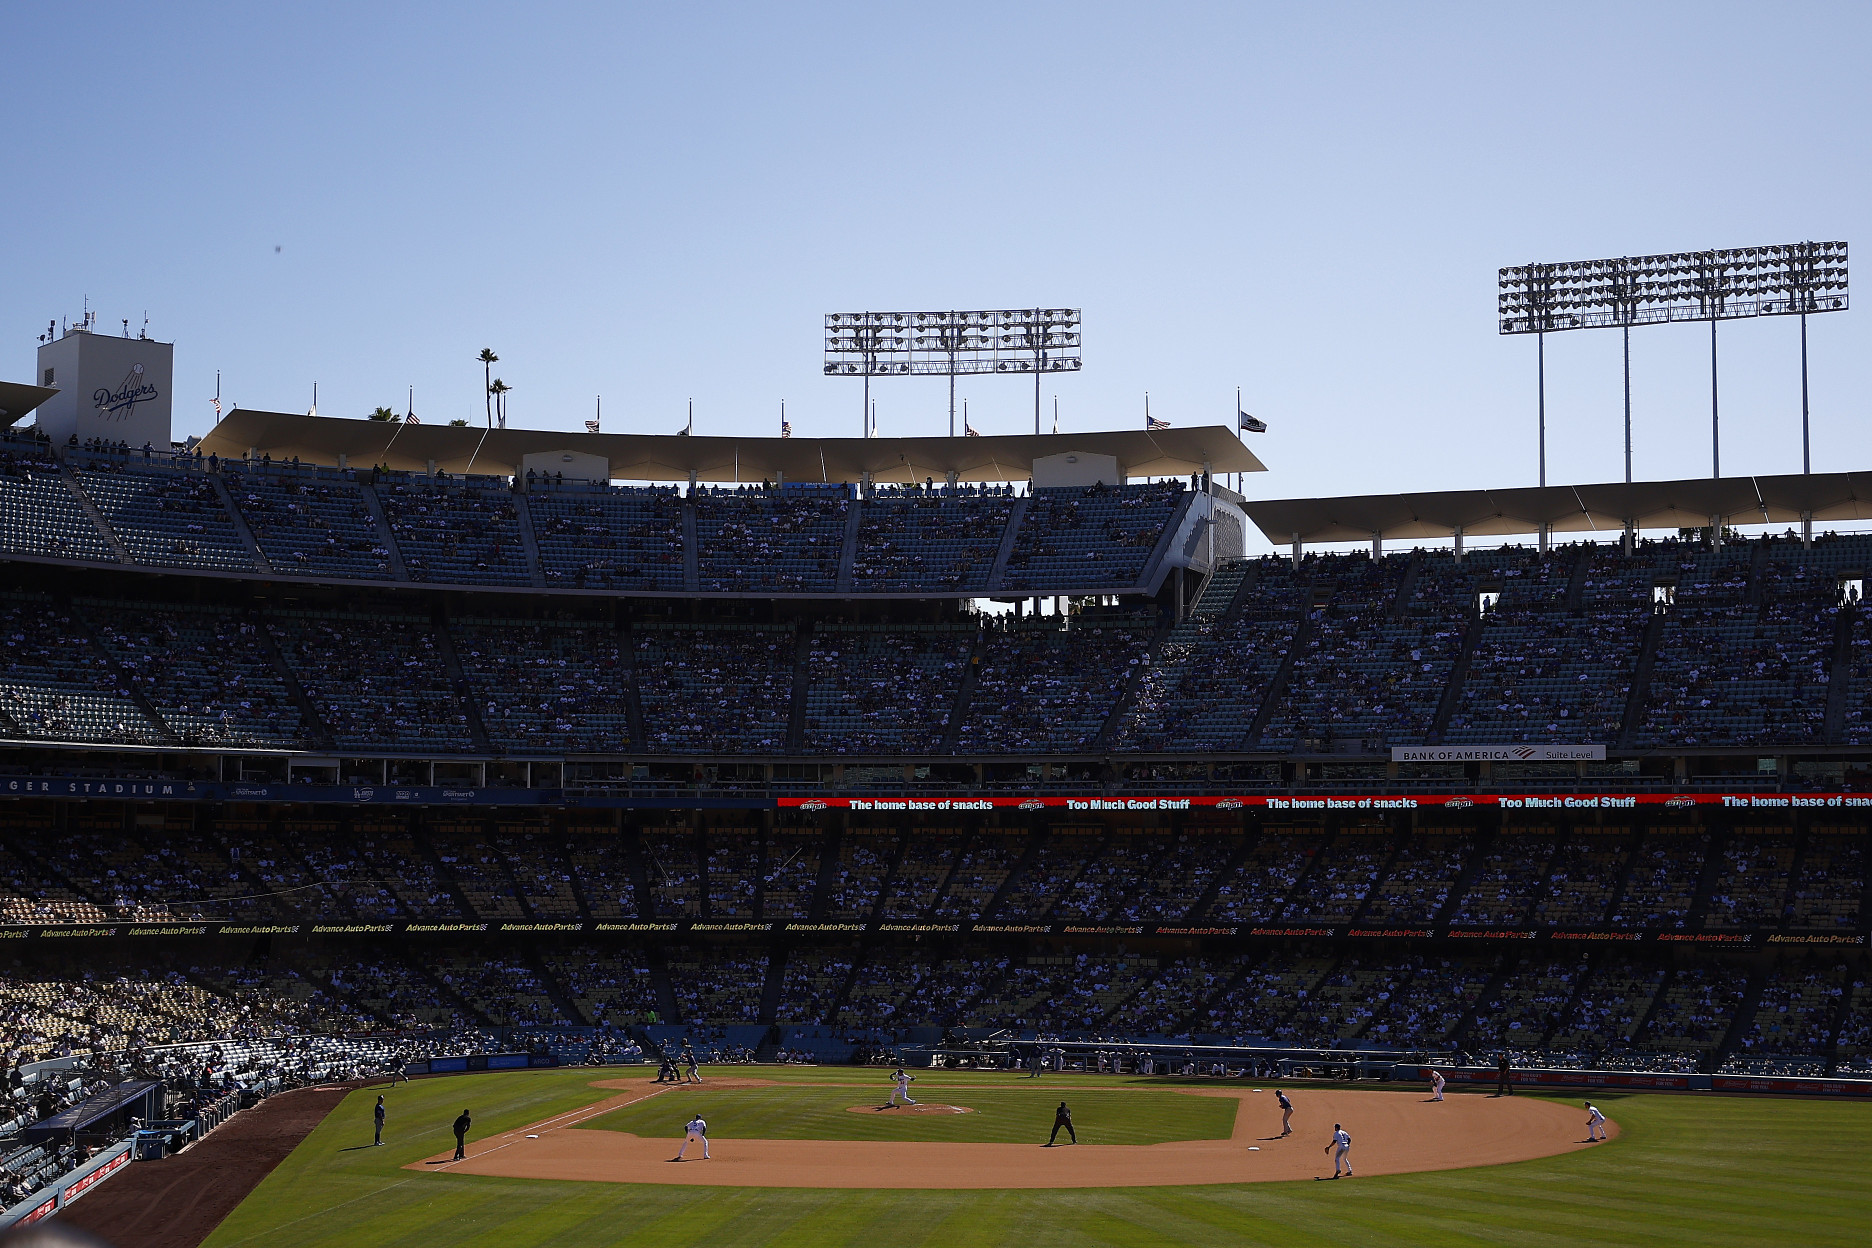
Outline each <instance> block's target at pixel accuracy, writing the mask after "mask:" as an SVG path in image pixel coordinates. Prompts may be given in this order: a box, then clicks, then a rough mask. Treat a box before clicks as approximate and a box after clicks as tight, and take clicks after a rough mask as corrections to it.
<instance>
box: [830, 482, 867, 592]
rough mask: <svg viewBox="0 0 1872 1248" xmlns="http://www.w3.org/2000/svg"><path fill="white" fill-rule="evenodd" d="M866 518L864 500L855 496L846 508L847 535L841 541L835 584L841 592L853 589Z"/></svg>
mask: <svg viewBox="0 0 1872 1248" xmlns="http://www.w3.org/2000/svg"><path fill="white" fill-rule="evenodd" d="M863 519H864V500H863V499H862V498H854V499H852V500H851V506H849V507H847V508H846V509H845V536H844V538H843V539H842V540H841V541H840V543H839V561H838V576H837V577H836V578H835V579H834V581H833V586H834V587H835V589H836V590H837V592H839V593H841V594H849V593H851V589H852V576H853V572H854V569H855V568H856V567H857V564H858V532H859V527H860V525H861V524H862V523H863Z"/></svg>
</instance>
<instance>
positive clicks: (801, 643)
mask: <svg viewBox="0 0 1872 1248" xmlns="http://www.w3.org/2000/svg"><path fill="white" fill-rule="evenodd" d="M853 510H854V511H855V510H856V508H854V509H853ZM812 645H813V634H812V629H811V628H810V627H802V628H800V629H798V630H796V632H795V633H794V637H793V694H792V700H791V702H790V703H789V704H788V707H787V730H786V743H787V749H789V750H803V749H805V748H806V702H807V696H808V694H809V692H810V691H811V689H812V665H811V662H810V660H811V658H812Z"/></svg>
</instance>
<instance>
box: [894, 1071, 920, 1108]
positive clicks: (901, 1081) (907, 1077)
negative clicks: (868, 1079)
mask: <svg viewBox="0 0 1872 1248" xmlns="http://www.w3.org/2000/svg"><path fill="white" fill-rule="evenodd" d="M915 1078H916V1076H915V1075H913V1074H911V1073H910V1072H909V1071H907V1070H905V1069H904V1068H903V1067H901V1066H899V1067H898V1068H897V1073H895V1074H893V1075H892V1076H891V1094H890V1100H889V1101H888V1102H887V1104H890V1105H895V1104H896V1103H897V1098H898V1097H900V1096H901V1097H902V1098H903V1103H904V1104H905V1105H914V1104H916V1101H915V1100H914V1099H912V1097H911V1096H910V1084H911V1082H912V1081H913V1080H914V1079H915Z"/></svg>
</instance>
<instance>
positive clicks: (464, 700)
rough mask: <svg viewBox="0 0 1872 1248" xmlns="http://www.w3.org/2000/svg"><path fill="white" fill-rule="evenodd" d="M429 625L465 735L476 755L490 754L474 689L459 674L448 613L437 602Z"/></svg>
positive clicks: (490, 743) (491, 748) (462, 673)
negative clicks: (465, 727)
mask: <svg viewBox="0 0 1872 1248" xmlns="http://www.w3.org/2000/svg"><path fill="white" fill-rule="evenodd" d="M430 621H431V623H432V624H433V625H434V627H435V639H436V653H437V654H439V655H441V657H442V668H443V670H444V671H445V672H447V673H448V678H449V687H450V689H451V690H452V691H453V692H454V694H455V701H456V704H457V705H459V706H460V707H461V709H462V713H463V714H464V715H466V716H467V718H468V735H469V736H470V737H472V738H473V739H474V746H475V749H476V750H477V751H479V752H480V753H483V754H492V753H494V752H495V750H494V742H493V740H492V738H490V737H489V736H488V730H487V725H486V724H485V723H483V722H482V719H481V708H480V706H478V705H477V704H476V699H475V696H474V688H473V686H471V685H470V684H469V683H468V673H467V672H465V671H463V670H462V664H461V656H460V655H459V654H457V653H456V652H455V638H454V636H453V635H452V634H451V633H450V632H449V623H448V612H447V609H446V608H445V607H444V606H443V605H442V603H441V602H440V601H439V600H438V601H437V602H436V604H435V606H434V608H433V610H432V611H431V614H430Z"/></svg>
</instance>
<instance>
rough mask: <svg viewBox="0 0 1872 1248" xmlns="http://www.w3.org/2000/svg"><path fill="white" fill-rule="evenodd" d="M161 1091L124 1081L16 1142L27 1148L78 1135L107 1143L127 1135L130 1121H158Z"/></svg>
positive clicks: (155, 1086) (151, 1085)
mask: <svg viewBox="0 0 1872 1248" xmlns="http://www.w3.org/2000/svg"><path fill="white" fill-rule="evenodd" d="M162 1090H163V1089H162V1084H160V1083H156V1082H153V1081H151V1080H148V1079H136V1080H126V1081H125V1082H123V1083H120V1084H117V1085H115V1086H114V1087H109V1088H105V1089H104V1090H103V1091H101V1092H94V1093H92V1094H91V1095H90V1096H87V1097H86V1098H85V1099H84V1100H82V1101H79V1102H78V1103H77V1104H76V1105H73V1106H70V1107H68V1108H66V1109H62V1110H60V1111H59V1112H58V1113H56V1114H53V1115H52V1116H51V1117H50V1118H47V1119H45V1120H44V1121H41V1122H35V1123H34V1124H33V1125H32V1126H30V1127H27V1128H26V1129H25V1130H24V1131H22V1132H20V1139H21V1140H22V1141H24V1142H25V1143H27V1144H41V1143H44V1142H45V1141H47V1140H69V1139H74V1138H76V1137H77V1135H78V1134H79V1133H81V1132H90V1133H97V1134H101V1135H107V1136H109V1137H110V1138H111V1139H116V1138H117V1137H119V1136H124V1135H128V1134H130V1120H131V1119H132V1118H137V1119H141V1120H143V1121H148V1120H150V1119H152V1118H158V1117H161V1112H160V1111H161V1105H162Z"/></svg>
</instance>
